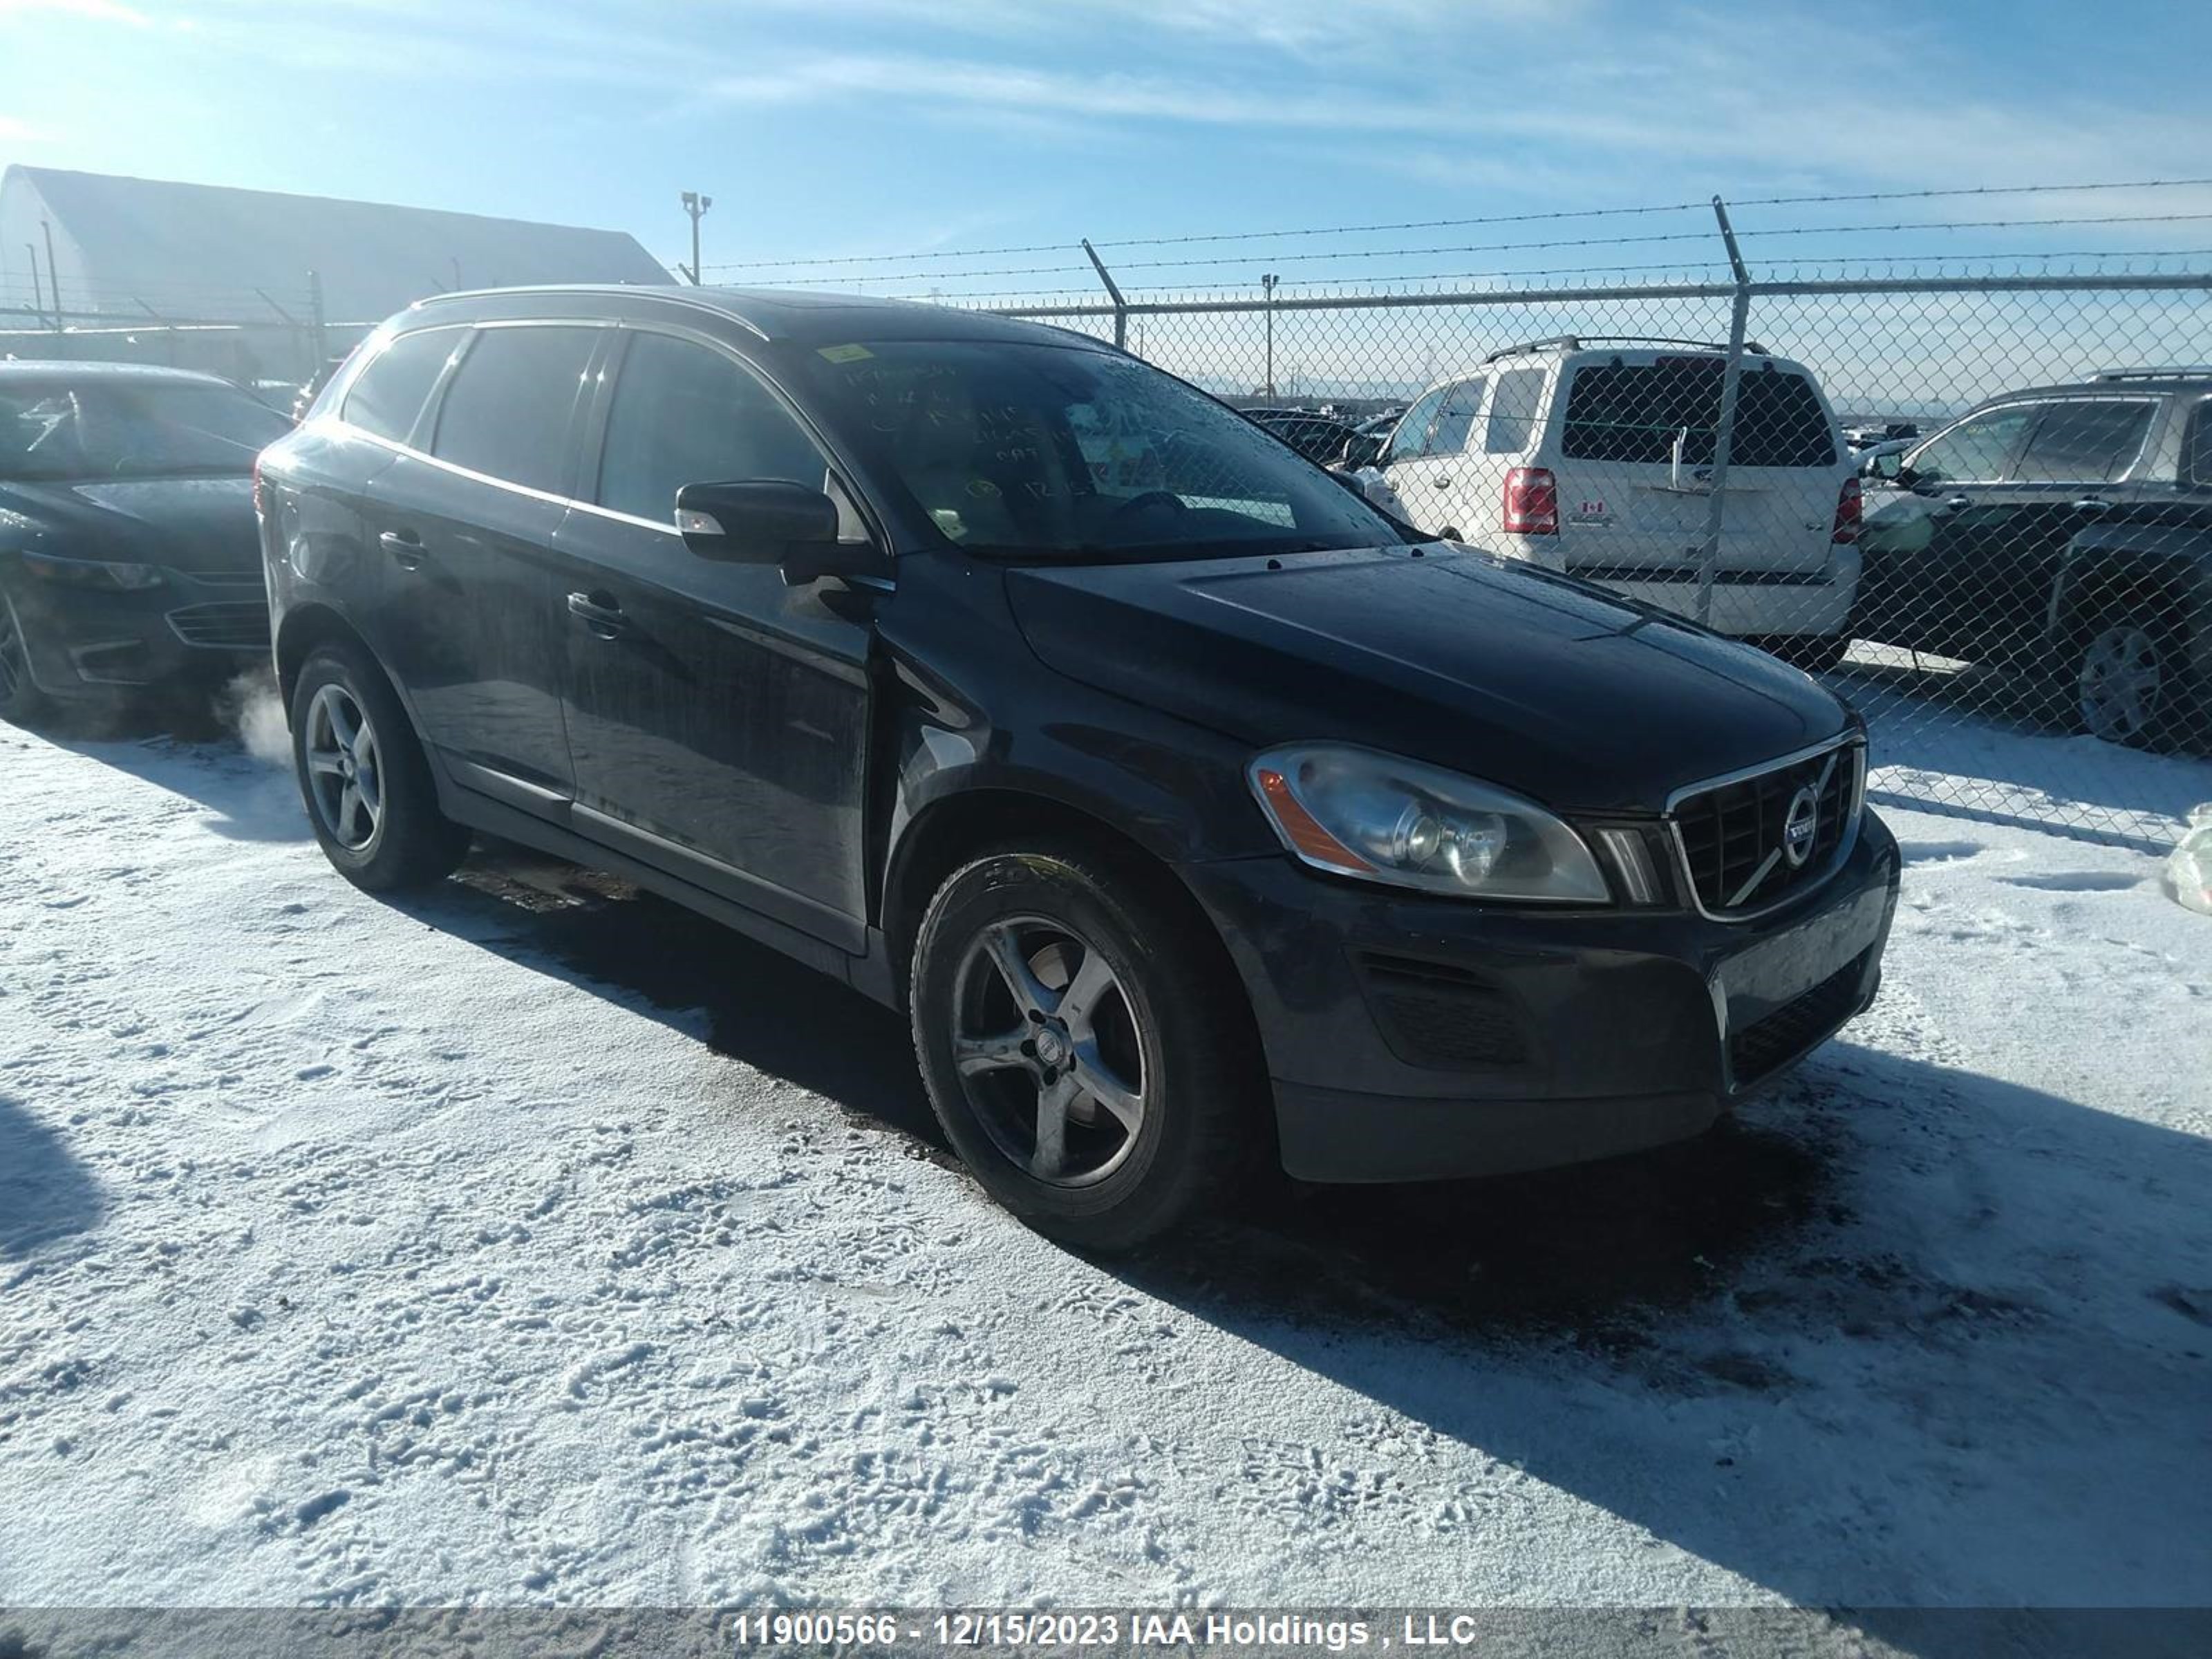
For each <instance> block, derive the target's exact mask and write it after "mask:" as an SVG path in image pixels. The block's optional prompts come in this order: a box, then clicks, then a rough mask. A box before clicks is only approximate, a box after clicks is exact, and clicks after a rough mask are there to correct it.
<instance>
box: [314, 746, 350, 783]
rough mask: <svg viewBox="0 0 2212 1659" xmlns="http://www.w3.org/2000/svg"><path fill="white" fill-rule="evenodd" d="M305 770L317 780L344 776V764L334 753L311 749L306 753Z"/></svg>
mask: <svg viewBox="0 0 2212 1659" xmlns="http://www.w3.org/2000/svg"><path fill="white" fill-rule="evenodd" d="M307 769H308V770H309V771H310V772H313V774H314V775H316V776H317V777H319V778H342V777H343V776H344V775H345V763H344V762H343V761H341V760H340V759H339V758H338V757H337V754H336V752H335V751H332V750H313V749H311V750H308V751H307Z"/></svg>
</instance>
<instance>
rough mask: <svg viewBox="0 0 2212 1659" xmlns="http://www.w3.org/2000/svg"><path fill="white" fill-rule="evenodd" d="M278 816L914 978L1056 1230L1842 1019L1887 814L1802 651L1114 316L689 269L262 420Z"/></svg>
mask: <svg viewBox="0 0 2212 1659" xmlns="http://www.w3.org/2000/svg"><path fill="white" fill-rule="evenodd" d="M259 477H260V486H259V492H258V501H259V507H260V511H261V525H262V542H263V551H264V556H265V559H266V562H267V567H268V575H269V586H270V595H271V599H272V605H273V610H274V615H275V618H276V666H277V671H278V673H279V676H280V679H281V683H282V686H283V691H284V694H285V696H286V698H287V700H288V704H289V709H290V714H291V722H292V735H293V741H294V745H295V756H296V759H297V763H298V770H299V776H300V783H301V791H302V793H303V794H304V796H305V798H306V800H307V807H308V810H309V813H310V816H311V817H312V818H313V824H314V829H315V833H316V835H317V836H318V837H319V840H320V841H321V843H322V846H323V848H324V849H325V852H326V853H327V854H329V856H330V859H331V862H332V863H333V864H335V865H336V866H337V868H338V869H339V870H340V871H342V872H344V873H345V874H346V875H347V876H348V877H349V878H351V879H353V880H354V881H355V882H356V883H358V884H361V885H362V886H363V887H367V888H371V889H379V890H381V889H387V888H392V887H397V886H399V885H401V884H407V883H413V882H422V881H427V880H433V879H435V878H440V877H441V876H443V875H444V874H446V873H447V872H448V871H449V870H451V869H452V868H453V866H454V864H455V863H456V861H457V860H459V858H460V856H461V854H462V852H463V850H464V848H465V844H466V843H467V842H468V839H469V836H470V834H471V830H473V829H483V830H487V831H490V832H495V833H496V834H498V835H501V836H506V837H508V838H511V839H513V840H514V841H518V842H526V843H528V844H531V845H533V846H536V847H538V848H544V849H546V850H549V851H550V852H553V853H555V854H562V855H564V856H567V857H570V858H573V859H575V860H581V861H584V862H587V863H591V864H594V865H598V866H604V867H606V868H609V869H611V870H615V871H617V872H621V873H623V874H624V875H626V876H627V877H629V878H631V879H632V880H634V881H635V882H637V883H638V884H641V885H642V886H645V887H647V888H650V889H652V890H656V891H659V892H660V893H663V894H665V895H667V896H671V897H672V898H674V899H676V900H678V902H683V903H684V904H687V905H690V906H692V907H694V908H696V909H699V910H701V911H703V912H705V913H707V914H708V915H713V916H715V917H718V918H720V919H721V920H723V921H726V922H727V923H729V924H730V925H731V926H732V927H736V928H738V929H739V930H741V931H743V932H744V933H748V934H750V935H752V936H754V937H755V938H757V939H763V940H766V941H768V942H769V943H770V944H772V945H775V946H778V947H780V948H781V950H783V951H787V952H788V953H789V954H790V955H791V956H792V957H794V958H796V959H797V960H798V961H799V962H802V963H805V964H807V965H809V966H811V967H813V968H816V969H820V970H821V971H823V972H824V973H827V974H829V975H833V976H835V977H836V978H838V979H841V980H844V981H848V982H849V983H850V984H852V985H854V986H856V987H860V989H861V990H863V991H865V992H866V993H867V994H870V995H872V996H874V997H877V998H878V999H881V1000H883V1001H884V1002H886V1003H890V1004H892V1005H894V1006H902V1007H905V1008H907V1009H908V1010H910V1013H911V1018H912V1024H913V1030H914V1039H915V1049H916V1051H917V1053H918V1054H919V1056H920V1060H921V1069H922V1072H923V1073H924V1075H925V1078H926V1079H927V1084H928V1087H929V1092H930V1095H931V1097H932V1099H933V1102H934V1103H935V1106H936V1109H937V1111H938V1114H939V1116H940V1118H941V1119H942V1121H943V1123H944V1127H945V1133H946V1134H947V1135H948V1137H949V1138H950V1139H951V1142H952V1144H953V1146H955V1147H956V1148H957V1150H958V1152H960V1153H961V1155H962V1156H963V1158H965V1159H966V1160H967V1162H968V1163H969V1165H970V1166H971V1167H972V1168H973V1170H975V1173H976V1175H977V1176H979V1177H980V1178H981V1181H982V1182H983V1183H984V1184H985V1185H986V1186H987V1188H989V1189H990V1190H991V1191H992V1192H993V1193H994V1194H995V1195H996V1196H997V1197H998V1198H999V1199H1000V1200H1002V1201H1003V1202H1004V1203H1006V1205H1007V1206H1010V1207H1011V1208H1012V1209H1013V1210H1014V1211H1016V1212H1018V1213H1019V1214H1020V1215H1022V1216H1024V1218H1028V1219H1029V1220H1030V1222H1031V1223H1032V1224H1034V1225H1036V1226H1038V1227H1039V1228H1041V1229H1042V1230H1043V1231H1047V1232H1049V1233H1052V1234H1054V1235H1055V1236H1057V1237H1062V1238H1065V1239H1067V1240H1069V1241H1071V1242H1073V1243H1081V1244H1087V1245H1094V1246H1111V1245H1121V1244H1127V1243H1133V1242H1134V1241H1136V1240H1138V1239H1140V1238H1143V1237H1147V1236H1149V1235H1152V1234H1153V1233H1156V1232H1158V1231H1161V1230H1162V1229H1164V1228H1165V1227H1168V1226H1170V1225H1172V1224H1174V1223H1175V1222H1176V1221H1177V1220H1179V1219H1181V1218H1184V1217H1186V1216H1188V1215H1189V1214H1190V1213H1191V1212H1192V1211H1193V1210H1194V1207H1196V1206H1203V1205H1206V1204H1209V1203H1212V1202H1213V1201H1215V1200H1217V1199H1218V1197H1219V1196H1220V1195H1221V1194H1223V1193H1224V1192H1225V1190H1226V1189H1227V1188H1229V1187H1230V1186H1231V1183H1232V1182H1234V1181H1235V1180H1236V1179H1237V1177H1238V1176H1240V1175H1243V1174H1246V1173H1249V1172H1252V1171H1253V1170H1255V1168H1257V1167H1260V1166H1262V1165H1264V1164H1267V1163H1269V1162H1275V1163H1279V1164H1280V1166H1281V1167H1282V1168H1283V1169H1285V1170H1288V1171H1289V1172H1290V1173H1291V1175H1293V1176H1299V1177H1303V1178H1305V1179H1308V1180H1313V1181H1323V1182H1328V1181H1392V1180H1400V1179H1407V1178H1413V1177H1425V1176H1450V1175H1469V1174H1479V1173H1486V1172H1496V1171H1502V1170H1516V1169H1526V1168H1532V1167H1536V1166H1539V1165H1543V1164H1554V1163H1563V1162H1569V1161H1572V1160H1576V1159H1582V1158H1596V1157H1601V1156H1604V1155H1607V1154H1610V1153H1615V1152H1626V1151H1628V1150H1631V1149H1632V1148H1638V1147H1643V1146H1650V1145H1654V1144H1656V1143H1659V1142H1662V1141H1665V1140H1668V1139H1674V1138H1677V1137H1680V1136H1685V1135H1688V1134H1692V1133H1695V1132H1697V1131H1699V1130H1700V1129H1702V1128H1704V1127H1705V1126H1706V1125H1708V1124H1710V1123H1711V1122H1712V1121H1714V1119H1715V1118H1716V1117H1717V1115H1718V1114H1720V1113H1721V1112H1722V1111H1723V1110H1724V1109H1726V1108H1727V1107H1728V1106H1729V1104H1730V1103H1732V1102H1733V1101H1735V1099H1737V1098H1738V1097H1741V1095H1742V1094H1744V1093H1745V1092H1746V1091H1749V1090H1751V1089H1753V1088H1754V1087H1756V1086H1757V1085H1760V1084H1762V1083H1764V1082H1765V1081H1766V1080H1768V1079H1771V1078H1772V1077H1773V1076H1774V1075H1776V1073H1778V1071H1780V1070H1781V1069H1782V1068H1784V1067H1785V1066H1788V1065H1789V1064H1790V1062H1792V1061H1793V1060H1796V1059H1797V1058H1799V1057H1800V1056H1802V1054H1805V1053H1806V1051H1807V1050H1808V1049H1809V1048H1813V1047H1814V1045H1816V1044H1817V1043H1819V1042H1821V1041H1822V1040H1823V1039H1824V1038H1826V1036H1828V1035H1829V1034H1831V1033H1832V1031H1834V1030H1836V1028H1837V1027H1838V1026H1839V1025H1841V1024H1843V1023H1844V1021H1845V1020H1847V1019H1849V1018H1850V1017H1851V1016H1852V1015H1853V1014H1855V1013H1857V1012H1858V1011H1859V1010H1861V1009H1862V1008H1863V1007H1864V1006H1866V1004H1867V1002H1868V1001H1869V999H1870V998H1871V997H1872V995H1873V994H1874V991H1875V984H1876V981H1877V979H1878V976H1879V970H1880V961H1881V949H1882V945H1883V942H1884V940H1885V939H1886V937H1887V933H1888V928H1889V922H1890V917H1891V913H1892V910H1893V906H1894V903H1895V898H1896V890H1897V875H1898V856H1897V850H1896V843H1895V842H1894V841H1893V839H1892V838H1891V837H1890V836H1889V835H1888V833H1887V831H1886V830H1885V829H1883V828H1882V827H1881V823H1879V821H1878V820H1877V819H1876V818H1875V817H1874V815H1873V814H1872V813H1871V812H1869V811H1867V810H1866V809H1865V807H1864V805H1863V801H1862V794H1863V781H1864V766H1863V755H1864V736H1863V730H1862V728H1861V727H1860V726H1859V724H1858V723H1857V720H1856V719H1855V717H1854V716H1853V715H1851V714H1850V713H1849V712H1848V711H1847V710H1846V709H1845V708H1844V707H1843V705H1841V704H1840V703H1838V702H1837V701H1836V700H1835V699H1834V698H1833V697H1832V696H1830V695H1829V694H1828V693H1827V692H1826V691H1825V690H1821V688H1820V686H1818V685H1817V684H1814V682H1813V681H1812V680H1811V679H1809V678H1807V677H1806V676H1805V675H1803V674H1802V673H1800V672H1798V671H1796V670H1795V669H1792V668H1789V667H1785V666H1784V665H1782V664H1780V663H1778V662H1777V661H1775V660H1774V659H1771V658H1769V657H1767V656H1765V655H1763V654H1761V653H1759V652H1757V651H1754V650H1752V649H1750V648H1748V647H1742V646H1739V645H1735V644H1732V643H1730V642H1729V641H1726V640H1723V639H1720V638H1717V637H1716V636H1714V635H1710V634H1706V633H1704V632H1701V631H1699V630H1698V629H1695V628H1693V627H1691V626H1689V625H1687V624H1686V623H1682V622H1680V621H1678V620H1677V619H1675V618H1674V617H1669V616H1665V615H1662V614H1660V613H1658V612H1656V611H1649V610H1645V609H1642V608H1638V606H1635V605H1631V604H1627V603H1624V602H1622V601H1621V600H1619V599H1613V598H1611V597H1609V596H1607V595H1606V594H1603V593H1601V592H1596V591H1595V590H1592V589H1590V588H1588V587H1584V586H1580V585H1579V584H1577V583H1575V582H1572V581H1571V580H1565V579H1562V578H1559V577H1556V576H1553V575H1549V574H1544V573H1541V572H1538V571H1533V570H1529V569H1527V568H1522V567H1519V566H1516V565H1514V564H1510V563H1508V562H1503V561H1500V560H1498V559H1497V558H1494V557H1492V556H1489V555H1487V554H1486V553H1483V552H1480V551H1478V550H1473V549H1470V548H1466V547H1461V546H1456V545H1453V544H1445V543H1437V542H1426V543H1424V542H1419V541H1415V540H1410V539H1408V537H1407V532H1402V531H1401V530H1400V529H1397V528H1395V527H1394V526H1393V525H1392V524H1391V523H1390V522H1389V520H1385V519H1384V518H1383V517H1382V516H1380V515H1379V514H1378V513H1376V512H1375V511H1374V510H1373V509H1371V508H1370V507H1368V506H1367V504H1366V503H1365V502H1364V501H1363V500H1361V499H1360V497H1359V496H1358V495H1357V494H1356V493H1355V492H1354V490H1353V489H1351V488H1350V487H1348V486H1347V484H1346V483H1345V482H1344V481H1342V480H1340V479H1337V478H1334V477H1332V476H1330V475H1329V474H1328V473H1326V472H1324V471H1322V470H1321V469H1320V468H1318V467H1316V466H1313V465H1310V464H1309V463H1308V462H1306V461H1304V460H1303V459H1299V458H1298V457H1297V455H1296V454H1295V453H1293V452H1292V451H1291V449H1289V448H1288V447H1285V445H1284V444H1282V443H1281V442H1280V441H1279V440H1277V439H1275V438H1273V437H1272V436H1270V435H1267V433H1265V432H1263V431H1261V430H1260V429H1259V428H1256V427H1255V426H1253V425H1252V424H1251V423H1250V422H1247V421H1245V420H1243V418H1241V417H1240V416H1237V414H1236V413H1235V412H1234V411H1232V410H1229V409H1228V408H1226V407H1225V406H1224V405H1223V404H1218V403H1217V402H1215V401H1214V400H1213V399H1212V398H1208V397H1207V396H1206V395H1205V394H1204V393H1202V392H1198V391H1196V390H1194V389H1193V388H1192V387H1190V386H1187V385H1185V384H1183V383H1182V382H1181V381H1179V380H1175V379H1173V378H1172V377H1170V376H1169V375H1167V374H1163V373H1161V372H1160V371H1158V370H1157V369H1154V368H1150V367H1148V366H1146V364H1144V363H1142V362H1138V361H1136V360H1135V359H1133V358H1132V357H1129V356H1126V355H1124V354H1122V353H1121V352H1119V351H1116V350H1115V349H1111V348H1109V347H1107V346H1104V345H1103V344H1101V343H1097V342H1096V341H1093V340H1090V339H1086V338H1083V337H1076V336H1073V335H1069V334H1064V333H1061V332H1060V331H1056V330H1052V329H1047V328H1042V327H1038V326H1034V325H1024V324H1017V323H1013V322H1009V321H1005V320H1001V319H994V318H989V317H984V316H980V315H975V314H971V313H961V312H957V311H951V310H946V309H942V308H938V307H927V306H908V305H897V304H890V303H884V302H881V301H858V300H843V299H834V298H825V297H821V296H813V295H805V296H794V295H775V294H754V293H744V292H737V291H728V290H714V289H673V290H668V291H653V290H642V289H574V290H557V291H556V290H530V291H506V292H492V293H485V294H479V295H452V296H441V297H440V298H438V299H435V300H433V301H426V302H424V303H422V304H421V305H418V306H416V307H413V308H412V309H410V311H408V312H407V313H404V315H402V316H400V317H398V318H396V319H393V320H392V322H390V323H389V324H387V325H385V327H384V328H383V329H382V330H381V331H379V332H378V333H377V334H376V335H375V336H374V337H373V338H372V339H371V340H370V341H369V342H368V343H367V344H366V345H365V346H364V347H363V348H362V350H361V351H360V352H359V353H357V354H356V356H355V358H354V360H353V361H352V362H349V364H348V365H347V367H346V368H345V369H344V370H343V372H342V373H341V374H338V375H337V377H336V378H335V379H334V380H333V381H332V383H331V385H330V386H329V387H328V388H327V389H326V390H325V392H323V394H322V396H321V398H319V401H318V402H317V404H316V405H315V407H314V409H313V412H312V413H311V415H310V416H309V418H308V419H307V421H306V422H305V423H304V424H303V425H302V426H301V428H299V430H298V431H296V432H295V433H294V434H293V435H290V436H289V437H288V438H286V439H285V440H283V441H282V442H280V443H278V444H276V446H275V447H272V448H271V449H270V450H269V451H267V452H266V453H264V456H263V459H262V464H261V471H260V475H259Z"/></svg>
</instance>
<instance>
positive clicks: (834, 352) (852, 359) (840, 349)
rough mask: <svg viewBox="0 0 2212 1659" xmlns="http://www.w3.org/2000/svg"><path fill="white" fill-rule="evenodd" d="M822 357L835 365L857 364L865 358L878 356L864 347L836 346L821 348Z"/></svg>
mask: <svg viewBox="0 0 2212 1659" xmlns="http://www.w3.org/2000/svg"><path fill="white" fill-rule="evenodd" d="M821 352H822V355H823V356H824V357H827V358H828V359H829V361H830V362H833V363H857V362H860V359H861V358H863V357H872V356H875V355H876V354H875V353H874V352H872V351H871V350H869V349H867V347H866V346H864V345H835V346H823V347H822V348H821Z"/></svg>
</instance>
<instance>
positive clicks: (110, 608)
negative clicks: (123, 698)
mask: <svg viewBox="0 0 2212 1659" xmlns="http://www.w3.org/2000/svg"><path fill="white" fill-rule="evenodd" d="M162 577H163V580H162V582H161V586H158V587H149V588H138V589H133V590H130V591H123V592H118V591H116V590H113V589H109V588H95V587H80V586H74V585H71V584H68V583H62V582H55V581H50V580H41V579H39V578H34V577H31V576H28V575H19V576H18V577H17V578H16V579H15V580H11V581H10V582H9V595H10V597H11V598H12V599H13V600H14V602H15V611H16V614H17V617H19V619H20V620H21V623H22V626H23V634H24V638H25V641H26V643H27V647H28V655H29V660H30V668H31V678H32V679H33V681H34V682H35V683H36V684H37V685H38V687H39V689H40V690H42V691H44V692H46V694H47V695H49V696H55V697H63V698H68V697H89V696H100V695H102V694H110V695H112V694H113V693H116V692H118V691H127V690H133V689H137V688H141V687H145V686H150V685H156V684H167V683H169V682H173V681H179V680H196V679H206V680H214V679H220V678H227V677H228V676H229V675H232V674H234V673H236V672H238V671H239V670H240V669H241V668H244V667H246V666H247V665H252V664H256V663H265V662H267V661H268V660H269V597H268V591H267V589H266V587H265V586H264V583H263V580H262V576H261V572H260V570H259V568H258V567H257V568H253V569H252V570H242V571H217V572H207V573H199V572H187V571H179V570H164V571H163V572H162Z"/></svg>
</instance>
